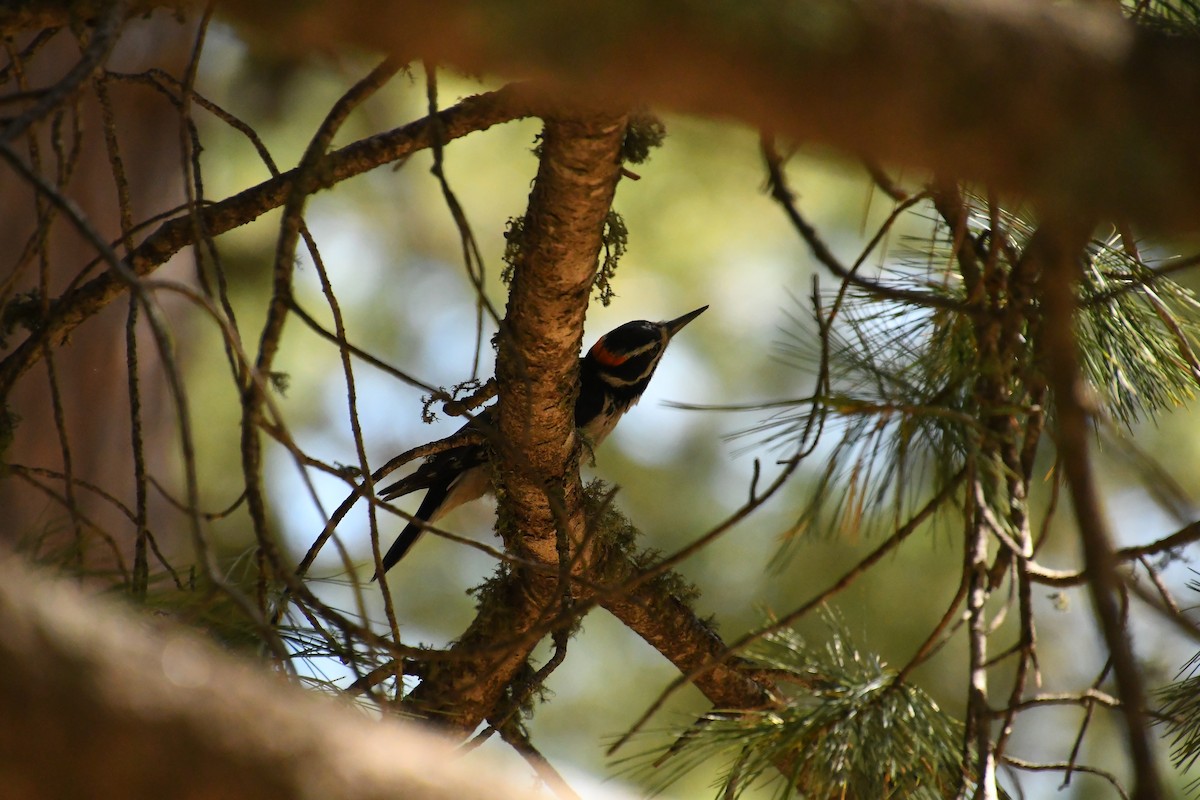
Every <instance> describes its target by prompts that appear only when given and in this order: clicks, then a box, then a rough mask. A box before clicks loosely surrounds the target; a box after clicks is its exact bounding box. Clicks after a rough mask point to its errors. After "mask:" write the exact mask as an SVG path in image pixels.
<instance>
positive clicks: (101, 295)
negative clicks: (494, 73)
mask: <svg viewBox="0 0 1200 800" xmlns="http://www.w3.org/2000/svg"><path fill="white" fill-rule="evenodd" d="M538 107H539V106H538V103H537V102H536V101H535V99H534V96H533V94H532V93H531V92H530V90H529V87H528V86H527V85H525V84H511V85H509V86H506V87H504V88H502V89H499V90H497V91H494V92H487V93H485V94H480V95H475V96H474V97H468V98H467V99H465V100H463V101H462V102H461V103H459V104H458V105H455V106H452V107H451V108H448V109H446V110H445V111H443V112H441V113H440V114H438V120H439V125H440V127H441V134H440V135H441V136H442V138H443V141H450V140H452V139H457V138H460V137H462V136H465V135H467V134H468V133H473V132H475V131H481V130H486V129H487V128H490V127H491V126H493V125H498V124H500V123H503V122H511V121H512V120H515V119H521V118H524V117H530V116H536V115H537V110H538ZM433 133H434V126H433V125H431V124H430V121H429V119H428V118H425V119H420V120H417V121H416V122H412V123H409V124H408V125H405V126H403V127H400V128H396V129H395V130H391V131H387V132H386V133H381V134H377V135H375V136H371V137H368V138H366V139H362V140H360V141H357V142H354V143H353V144H350V145H347V146H346V147H343V148H341V149H340V150H336V151H334V152H332V153H330V154H328V155H327V156H325V157H323V158H321V159H319V160H317V162H316V163H315V164H314V165H313V168H312V169H311V170H307V171H305V172H304V173H301V171H300V170H299V168H297V169H293V170H290V171H288V172H285V173H283V174H282V175H280V176H278V177H275V178H271V179H270V180H266V181H263V182H262V183H260V184H258V185H257V186H252V187H250V188H249V189H245V190H244V191H241V192H239V193H238V194H235V195H233V196H232V197H228V198H226V199H224V200H221V201H220V202H216V203H212V204H210V205H206V206H204V208H202V209H200V210H199V212H198V216H199V218H200V220H199V222H200V224H199V225H195V224H193V220H192V218H191V217H190V216H189V215H187V214H184V215H182V216H179V217H176V218H174V219H171V220H168V221H167V222H164V223H163V224H162V225H160V226H159V228H158V229H157V230H156V231H154V233H152V234H150V235H149V236H147V237H146V238H145V239H144V240H143V241H142V242H141V243H140V244H139V245H138V246H137V247H135V248H134V249H133V251H132V252H131V253H130V254H129V255H128V256H127V257H126V258H125V259H124V264H125V266H127V267H128V268H129V270H130V271H131V272H133V273H135V274H137V275H139V276H145V275H149V274H150V273H152V272H154V271H155V270H156V269H157V268H158V267H159V266H161V265H162V264H164V263H166V262H167V260H169V259H170V258H171V257H172V256H174V255H175V254H176V253H178V252H179V251H180V250H182V249H184V248H185V247H188V246H190V245H194V244H196V230H197V229H200V230H204V231H206V232H207V233H208V235H210V236H219V235H220V234H222V233H225V232H227V231H230V230H232V229H233V228H236V227H239V226H241V225H245V224H247V223H249V222H252V221H253V220H255V219H257V218H258V217H259V216H261V215H263V214H265V213H266V212H268V211H271V210H272V209H275V208H279V207H280V206H282V205H283V204H284V202H285V201H286V200H287V198H288V196H289V194H290V193H291V192H292V191H293V190H294V189H296V188H298V189H299V190H300V191H301V192H303V193H305V194H311V193H314V192H317V191H319V190H321V189H327V188H330V187H332V186H334V185H336V184H337V183H340V182H341V181H343V180H346V179H347V178H352V177H355V176H357V175H361V174H362V173H364V172H367V171H368V170H371V169H374V168H376V167H378V166H381V165H383V164H388V163H392V162H395V161H400V160H402V159H404V158H407V157H408V156H410V155H412V154H413V153H415V152H417V151H419V150H422V149H425V148H427V147H430V146H431V145H432V143H433ZM297 181H300V182H301V183H300V184H297ZM127 288H128V284H127V283H126V281H124V280H122V279H121V278H120V277H118V276H117V275H115V274H114V273H113V272H112V271H111V270H110V271H106V272H104V273H102V274H100V275H99V276H97V277H95V278H93V279H92V280H90V281H88V282H87V283H85V284H83V285H82V286H80V287H78V288H76V289H73V290H71V291H69V292H67V293H66V294H65V295H63V296H62V297H59V298H57V299H56V300H54V301H53V302H52V303H51V304H50V310H49V316H48V318H47V319H46V321H45V322H44V324H42V325H41V326H40V327H38V328H37V329H36V330H34V331H31V332H30V334H29V335H28V336H27V337H26V339H25V341H23V342H22V343H21V344H20V345H18V346H17V347H16V348H15V349H14V350H13V351H12V352H11V353H9V354H8V355H7V356H5V358H4V360H3V361H0V398H3V397H6V396H8V393H9V392H10V391H11V389H12V387H13V385H14V384H15V383H16V381H17V379H19V378H20V377H21V376H22V375H23V374H25V372H26V371H28V370H29V368H30V367H32V366H33V365H34V364H36V363H37V362H38V360H39V359H40V358H41V356H42V352H43V345H44V343H46V342H57V341H61V340H62V339H64V338H65V337H66V336H68V335H69V334H70V333H71V332H72V331H73V330H75V328H76V327H78V326H79V325H80V324H81V323H83V322H84V321H86V320H88V319H90V318H91V317H92V316H93V315H94V314H96V313H97V312H98V311H100V310H101V309H102V308H104V307H105V306H107V305H108V304H109V303H111V302H112V301H113V300H115V299H116V298H117V297H120V296H121V295H122V294H123V293H124V292H125V290H126V289H127Z"/></svg>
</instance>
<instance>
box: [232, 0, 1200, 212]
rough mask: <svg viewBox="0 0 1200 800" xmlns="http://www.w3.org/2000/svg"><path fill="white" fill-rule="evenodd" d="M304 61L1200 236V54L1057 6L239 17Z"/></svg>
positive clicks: (1100, 14)
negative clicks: (470, 89) (526, 98)
mask: <svg viewBox="0 0 1200 800" xmlns="http://www.w3.org/2000/svg"><path fill="white" fill-rule="evenodd" d="M226 11H227V13H230V14H232V15H235V16H237V17H238V18H240V19H241V20H244V21H246V22H247V23H248V24H249V25H251V26H253V27H258V28H261V29H264V30H269V31H271V34H272V37H273V38H279V39H282V40H283V41H286V42H287V43H288V46H290V47H293V48H295V49H296V50H297V51H298V52H311V51H312V50H314V49H319V48H323V47H328V46H329V44H330V43H331V42H334V41H340V42H353V43H355V44H359V45H367V46H370V47H376V48H379V49H380V50H384V51H389V52H396V53H400V54H403V55H405V56H406V57H422V58H427V59H431V60H433V61H434V62H436V63H443V64H451V65H455V66H457V67H459V68H463V69H466V70H467V71H470V72H483V73H499V74H504V75H510V76H518V75H520V76H527V77H534V78H539V79H543V80H551V81H556V82H558V83H559V84H562V85H569V86H570V87H571V92H572V96H584V97H589V96H590V97H592V98H612V97H620V98H622V101H623V102H628V103H630V104H632V103H633V102H638V103H648V104H652V105H655V106H658V107H663V108H670V109H672V110H676V111H683V112H689V113H697V114H702V115H706V116H719V117H733V118H737V119H740V120H742V121H743V122H747V123H749V124H751V125H753V126H755V127H757V128H760V129H766V130H770V131H773V132H775V133H778V134H780V135H782V136H786V137H788V138H791V139H796V140H803V141H820V142H824V143H828V144H832V145H834V146H836V147H839V148H841V149H842V150H843V151H845V152H848V153H853V154H857V155H862V156H865V157H868V158H870V159H871V160H872V161H874V162H875V163H880V164H892V163H895V164H900V165H904V166H915V167H918V168H921V169H926V170H929V171H930V172H932V173H935V174H939V175H951V176H955V177H958V178H964V179H970V180H977V181H980V182H983V183H986V184H988V185H989V186H992V187H994V188H996V189H997V190H999V191H1011V192H1014V193H1017V194H1019V195H1020V196H1022V197H1031V198H1034V199H1037V200H1042V201H1049V202H1050V203H1052V204H1055V205H1060V206H1063V207H1073V208H1077V209H1079V210H1081V211H1085V212H1089V213H1093V214H1096V215H1099V216H1112V217H1116V218H1118V219H1122V220H1130V221H1132V222H1134V223H1136V224H1137V225H1139V226H1141V227H1149V228H1154V229H1157V230H1166V229H1172V228H1173V229H1176V230H1195V229H1196V226H1197V222H1196V220H1197V219H1200V213H1198V212H1200V152H1198V151H1197V149H1196V148H1195V147H1194V142H1195V141H1196V140H1197V138H1200V106H1198V105H1197V104H1196V102H1195V98H1196V97H1197V94H1198V93H1200V42H1196V41H1189V40H1183V39H1180V38H1172V37H1169V36H1167V35H1166V34H1164V33H1162V32H1161V31H1155V30H1150V29H1148V28H1142V29H1139V28H1137V27H1136V26H1134V25H1133V24H1132V23H1129V22H1128V21H1126V20H1125V19H1123V18H1122V17H1121V16H1120V14H1119V12H1118V10H1117V7H1116V5H1115V4H1109V3H1087V4H1072V5H1054V4H1047V3H1044V2H1041V0H1008V2H989V3H949V2H945V1H944V0H759V2H755V3H753V4H749V5H747V4H737V3H718V4H713V3H700V2H696V0H631V1H630V2H624V3H622V4H621V5H620V6H619V7H614V6H613V4H611V3H604V2H598V1H597V0H590V1H589V2H578V3H568V4H563V3H544V2H540V0H503V1H501V0H436V2H434V0H416V1H415V2H408V3H404V4H397V5H394V6H392V7H390V8H389V7H386V6H380V5H379V4H378V3H374V2H367V0H347V2H343V3H338V4H321V3H315V4H308V5H306V6H304V7H303V8H302V9H290V10H289V11H288V12H287V13H281V12H280V10H279V8H278V6H277V5H276V4H272V3H261V2H259V3H245V2H243V3H238V4H230V6H229V7H228V8H227V9H226Z"/></svg>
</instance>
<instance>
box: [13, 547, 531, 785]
mask: <svg viewBox="0 0 1200 800" xmlns="http://www.w3.org/2000/svg"><path fill="white" fill-rule="evenodd" d="M0 631H3V635H2V636H0V719H3V724H0V787H2V789H0V793H2V794H3V796H4V797H6V798H9V800H33V798H54V797H88V798H93V800H103V798H108V797H120V798H122V799H123V800H138V799H139V798H154V800H158V798H162V797H180V796H188V797H222V798H226V799H227V800H237V798H263V797H272V798H301V797H303V798H312V797H337V798H341V800H355V798H383V797H405V798H414V799H415V798H455V799H456V800H457V798H463V797H471V798H497V800H499V799H500V798H514V799H515V798H527V797H529V778H528V776H525V775H512V776H505V775H504V774H503V771H502V770H501V769H499V768H490V767H488V766H487V765H486V764H485V763H484V761H486V756H481V755H479V754H473V755H471V756H470V758H471V767H470V768H469V769H467V768H464V764H463V762H462V760H461V759H462V756H461V755H459V754H456V753H455V751H454V750H453V749H451V748H450V747H449V746H447V745H446V744H445V743H444V742H443V741H441V740H439V739H438V738H436V737H434V736H432V735H430V734H428V733H426V732H423V731H422V730H420V729H419V728H417V727H416V726H408V725H403V724H398V723H396V722H394V721H390V720H388V721H378V720H374V719H371V718H369V717H367V716H365V715H364V714H360V713H357V712H356V711H354V710H352V709H351V708H349V707H347V706H346V705H345V704H342V703H339V702H337V701H334V700H331V699H326V698H322V697H318V696H315V695H314V694H313V693H311V692H307V691H304V690H302V689H300V688H297V687H294V686H288V685H286V684H284V683H283V682H282V681H278V680H275V679H273V678H271V677H269V676H267V675H265V674H264V673H263V672H262V669H261V667H260V666H259V665H257V664H248V663H247V664H243V663H239V662H238V661H237V660H235V659H234V658H231V657H230V656H229V655H227V654H225V653H221V652H219V651H218V650H217V649H216V648H214V647H212V646H211V645H209V644H207V643H205V642H203V641H201V640H200V639H199V638H197V637H196V636H195V635H194V634H192V633H190V632H187V631H184V630H183V629H181V628H176V627H175V626H173V625H170V624H167V623H163V624H161V625H150V624H147V621H146V619H145V618H144V617H138V616H135V615H134V614H133V613H132V612H129V611H126V610H125V609H122V608H120V607H119V606H118V605H117V604H115V603H107V602H104V601H102V600H100V599H98V598H95V597H92V596H88V595H86V594H84V593H83V592H81V591H80V590H79V589H78V588H76V587H75V586H74V585H72V584H70V583H68V582H66V581H53V580H49V579H46V578H43V577H41V576H40V575H39V574H38V573H37V572H36V571H35V570H34V569H33V568H32V567H30V566H29V565H28V564H26V563H24V562H22V561H21V560H20V559H18V558H16V557H14V556H12V555H11V554H9V553H0ZM481 758H483V759H484V761H480V759H481Z"/></svg>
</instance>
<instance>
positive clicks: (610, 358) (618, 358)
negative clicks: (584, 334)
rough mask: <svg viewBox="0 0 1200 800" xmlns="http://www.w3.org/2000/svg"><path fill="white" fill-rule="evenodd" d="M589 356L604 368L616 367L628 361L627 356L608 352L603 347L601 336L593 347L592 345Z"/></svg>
mask: <svg viewBox="0 0 1200 800" xmlns="http://www.w3.org/2000/svg"><path fill="white" fill-rule="evenodd" d="M589 355H591V357H592V358H594V359H596V360H597V361H599V362H600V363H601V364H603V365H604V366H606V367H618V366H620V365H621V364H624V363H625V362H626V361H627V360H628V359H629V356H627V355H622V354H620V353H614V352H613V351H612V350H609V349H608V348H607V347H605V345H604V337H603V336H601V337H600V339H599V340H598V341H597V342H596V343H595V344H594V345H592V349H591V350H590V351H589Z"/></svg>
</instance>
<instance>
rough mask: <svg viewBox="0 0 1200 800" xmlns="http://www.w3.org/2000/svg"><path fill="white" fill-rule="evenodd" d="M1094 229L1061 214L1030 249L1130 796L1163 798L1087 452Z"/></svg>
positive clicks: (1062, 447)
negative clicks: (1085, 260) (1116, 700)
mask: <svg viewBox="0 0 1200 800" xmlns="http://www.w3.org/2000/svg"><path fill="white" fill-rule="evenodd" d="M1090 232H1091V229H1090V226H1088V225H1087V224H1084V223H1082V222H1080V221H1074V222H1068V221H1063V220H1061V219H1060V220H1059V221H1058V222H1057V224H1044V225H1043V226H1042V227H1041V228H1040V229H1039V230H1038V233H1037V234H1035V236H1034V237H1033V239H1032V240H1031V241H1030V243H1029V252H1028V254H1027V255H1028V256H1029V257H1031V258H1037V259H1038V260H1039V261H1041V264H1042V271H1043V276H1044V277H1043V280H1042V282H1041V289H1042V292H1041V294H1042V298H1043V302H1044V304H1045V322H1044V337H1045V338H1044V341H1043V343H1042V344H1043V347H1044V356H1045V358H1046V362H1047V364H1048V365H1049V369H1048V375H1049V378H1050V384H1051V388H1052V389H1053V393H1054V406H1055V418H1056V419H1057V421H1058V451H1059V456H1060V458H1061V459H1062V464H1063V468H1064V471H1065V472H1066V476H1067V486H1068V489H1069V490H1070V493H1071V501H1072V504H1073V505H1074V507H1075V518H1076V520H1077V521H1078V524H1079V534H1080V539H1081V541H1082V544H1083V560H1084V564H1085V567H1086V569H1087V572H1088V588H1089V589H1090V590H1091V597H1092V604H1093V605H1094V606H1095V608H1096V616H1097V618H1098V619H1099V622H1100V626H1101V629H1102V631H1103V633H1104V639H1105V641H1106V643H1107V645H1108V651H1109V654H1110V656H1111V658H1112V666H1113V673H1114V675H1115V677H1116V680H1117V688H1118V691H1119V694H1120V697H1121V707H1122V711H1123V712H1124V715H1125V722H1126V726H1127V728H1128V731H1127V741H1128V743H1129V751H1130V759H1131V761H1132V762H1133V768H1134V773H1135V776H1136V785H1135V787H1134V792H1133V796H1134V797H1135V798H1145V800H1149V799H1150V798H1156V797H1161V796H1162V787H1161V784H1160V783H1159V777H1158V771H1157V768H1156V766H1155V759H1154V751H1153V749H1152V747H1151V745H1150V734H1149V731H1148V729H1147V726H1146V715H1145V711H1144V708H1145V690H1144V688H1143V687H1142V681H1141V676H1140V672H1139V669H1138V665H1137V662H1136V660H1135V657H1134V653H1133V647H1132V644H1131V642H1130V636H1129V631H1128V629H1127V627H1126V625H1125V620H1124V619H1123V615H1122V613H1121V610H1120V606H1119V603H1118V600H1117V594H1118V592H1119V591H1120V577H1119V576H1118V575H1117V561H1116V558H1115V557H1114V553H1113V547H1112V539H1111V536H1110V535H1109V532H1108V523H1107V521H1106V519H1105V517H1104V511H1103V508H1102V506H1101V502H1100V496H1099V494H1098V490H1097V486H1096V481H1095V476H1094V474H1093V470H1092V464H1091V459H1090V457H1089V455H1088V440H1089V438H1090V436H1091V435H1092V429H1091V424H1090V422H1089V414H1090V406H1091V401H1090V400H1089V398H1088V389H1087V387H1086V385H1085V382H1084V379H1083V374H1082V370H1081V367H1080V363H1079V352H1078V343H1077V342H1076V341H1075V332H1074V314H1075V310H1076V301H1075V284H1076V281H1077V280H1078V277H1079V273H1080V267H1079V262H1080V258H1081V254H1082V253H1083V248H1084V246H1085V245H1086V244H1087V241H1088V237H1089V235H1090Z"/></svg>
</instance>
